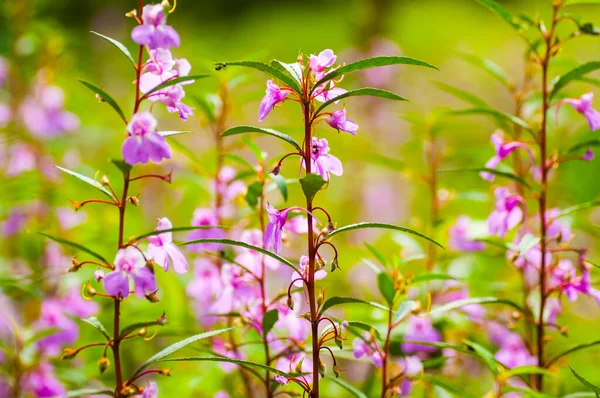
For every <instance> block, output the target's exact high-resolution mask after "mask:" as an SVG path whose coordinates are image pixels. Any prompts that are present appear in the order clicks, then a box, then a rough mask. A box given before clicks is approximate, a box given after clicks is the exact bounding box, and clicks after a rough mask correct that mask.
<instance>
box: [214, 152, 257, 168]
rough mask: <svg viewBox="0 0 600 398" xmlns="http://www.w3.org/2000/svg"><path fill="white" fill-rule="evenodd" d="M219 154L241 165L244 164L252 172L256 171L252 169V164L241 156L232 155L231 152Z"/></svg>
mask: <svg viewBox="0 0 600 398" xmlns="http://www.w3.org/2000/svg"><path fill="white" fill-rule="evenodd" d="M221 156H223V157H224V158H225V159H229V160H233V161H234V162H237V163H239V164H241V165H243V166H246V167H247V168H248V169H250V170H251V171H252V172H254V173H256V170H255V169H254V165H253V164H252V163H250V162H249V161H247V160H246V159H244V158H243V157H241V156H238V155H234V154H232V153H224V154H222V155H221Z"/></svg>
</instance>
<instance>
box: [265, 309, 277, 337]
mask: <svg viewBox="0 0 600 398" xmlns="http://www.w3.org/2000/svg"><path fill="white" fill-rule="evenodd" d="M278 320H279V312H278V311H277V310H276V309H274V310H269V311H267V312H266V313H265V316H264V317H263V320H262V331H263V336H266V335H267V334H268V333H269V332H270V331H271V329H273V326H275V323H276V322H277V321H278Z"/></svg>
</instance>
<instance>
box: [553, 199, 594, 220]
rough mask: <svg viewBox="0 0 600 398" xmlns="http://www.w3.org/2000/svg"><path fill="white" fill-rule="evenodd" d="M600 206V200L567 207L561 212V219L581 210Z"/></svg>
mask: <svg viewBox="0 0 600 398" xmlns="http://www.w3.org/2000/svg"><path fill="white" fill-rule="evenodd" d="M596 206H600V199H595V200H591V201H589V202H585V203H580V204H578V205H575V206H571V207H567V208H566V209H563V210H562V211H561V212H560V215H559V217H563V216H566V215H569V214H573V213H576V212H578V211H581V210H586V209H591V208H592V207H596Z"/></svg>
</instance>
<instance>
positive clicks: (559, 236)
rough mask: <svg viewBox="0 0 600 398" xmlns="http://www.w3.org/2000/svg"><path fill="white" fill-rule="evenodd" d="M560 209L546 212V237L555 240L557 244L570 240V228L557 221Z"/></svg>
mask: <svg viewBox="0 0 600 398" xmlns="http://www.w3.org/2000/svg"><path fill="white" fill-rule="evenodd" d="M559 216H560V209H558V208H554V209H549V210H547V211H546V224H547V225H546V236H547V237H548V239H556V240H557V241H558V242H560V243H562V242H567V241H569V240H570V239H571V237H572V236H573V234H572V233H571V226H570V225H568V224H567V223H565V222H563V221H561V220H558V217H559Z"/></svg>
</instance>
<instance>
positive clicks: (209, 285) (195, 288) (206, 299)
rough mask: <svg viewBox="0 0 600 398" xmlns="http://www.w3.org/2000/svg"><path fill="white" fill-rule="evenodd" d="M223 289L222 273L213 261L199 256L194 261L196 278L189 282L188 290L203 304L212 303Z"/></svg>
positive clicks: (189, 294) (188, 293)
mask: <svg viewBox="0 0 600 398" xmlns="http://www.w3.org/2000/svg"><path fill="white" fill-rule="evenodd" d="M220 291H221V273H220V271H219V267H217V266H216V265H215V264H214V263H213V262H211V261H209V260H207V259H205V258H198V259H196V260H195V262H194V279H192V281H191V282H190V283H189V284H188V286H187V289H186V292H187V295H188V296H190V297H194V298H195V299H197V300H199V301H200V302H201V303H202V304H208V303H210V302H211V301H212V300H213V298H214V297H215V296H216V295H217V294H219V292H220Z"/></svg>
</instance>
